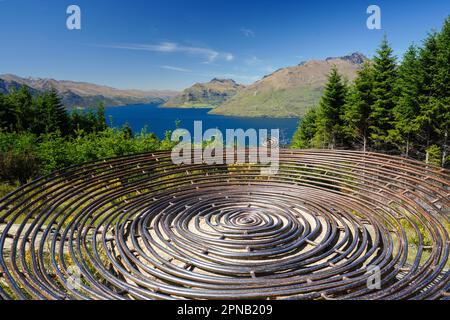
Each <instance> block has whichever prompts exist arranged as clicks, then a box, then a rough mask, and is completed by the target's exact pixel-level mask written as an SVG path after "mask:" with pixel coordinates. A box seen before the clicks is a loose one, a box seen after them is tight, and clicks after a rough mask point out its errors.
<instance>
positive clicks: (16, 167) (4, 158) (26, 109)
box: [0, 88, 174, 189]
mask: <svg viewBox="0 0 450 320" xmlns="http://www.w3.org/2000/svg"><path fill="white" fill-rule="evenodd" d="M0 124H1V126H2V127H1V128H0V152H1V153H0V183H2V182H3V183H4V182H7V183H8V184H12V185H15V184H16V182H19V183H20V184H24V183H27V182H28V181H30V180H31V179H34V178H37V177H38V176H42V175H46V174H49V173H51V172H54V171H56V170H59V169H62V168H65V167H68V166H72V165H76V164H81V163H84V162H88V161H95V160H100V159H104V158H111V157H117V156H123V155H128V154H134V153H143V152H147V151H154V150H162V149H164V150H168V149H170V148H171V147H172V146H173V145H174V142H172V141H171V140H170V137H171V132H170V131H168V132H167V133H166V137H165V139H163V140H162V141H160V140H159V139H158V138H157V137H156V135H155V134H153V133H148V132H147V131H146V129H143V130H142V131H141V132H140V133H138V134H136V135H135V134H134V133H133V131H132V130H131V128H130V126H129V125H128V124H126V125H124V127H123V128H120V129H117V128H108V127H107V126H106V121H105V108H104V107H103V105H99V106H97V108H96V109H88V110H87V111H80V110H72V111H71V112H70V113H68V112H66V110H65V109H64V107H63V105H62V104H61V101H60V99H59V97H58V95H57V92H56V91H54V90H51V91H49V92H46V93H42V94H39V95H37V96H34V97H33V96H32V95H31V93H30V92H29V91H28V89H26V88H23V89H21V90H18V91H14V92H12V93H11V94H8V95H0ZM3 189H5V188H3Z"/></svg>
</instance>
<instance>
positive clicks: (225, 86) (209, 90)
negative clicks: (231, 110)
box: [163, 78, 244, 108]
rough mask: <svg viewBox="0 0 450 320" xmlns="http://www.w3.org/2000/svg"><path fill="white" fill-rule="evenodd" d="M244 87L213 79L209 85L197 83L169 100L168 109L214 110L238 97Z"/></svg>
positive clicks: (228, 81)
mask: <svg viewBox="0 0 450 320" xmlns="http://www.w3.org/2000/svg"><path fill="white" fill-rule="evenodd" d="M243 88H244V86H242V85H240V84H237V83H236V82H235V81H234V80H231V79H217V78H215V79H212V80H211V81H210V82H208V83H196V84H194V85H193V86H192V87H190V88H187V89H185V90H184V91H183V92H182V93H181V94H179V95H177V96H176V97H174V98H172V99H170V100H168V101H167V102H166V103H165V104H164V105H163V107H166V108H212V107H216V106H218V105H220V104H222V103H223V102H225V101H227V100H228V99H230V98H231V97H233V96H234V95H236V94H237V93H238V92H239V91H240V90H242V89H243Z"/></svg>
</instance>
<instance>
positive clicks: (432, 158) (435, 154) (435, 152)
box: [427, 145, 442, 166]
mask: <svg viewBox="0 0 450 320" xmlns="http://www.w3.org/2000/svg"><path fill="white" fill-rule="evenodd" d="M441 157H442V154H441V149H440V148H439V147H438V146H437V145H432V146H431V147H429V148H428V149H427V163H429V164H433V165H435V166H440V165H441V164H442V163H441V161H442V158H441Z"/></svg>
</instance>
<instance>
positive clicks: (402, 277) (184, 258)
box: [0, 150, 450, 299]
mask: <svg viewBox="0 0 450 320" xmlns="http://www.w3.org/2000/svg"><path fill="white" fill-rule="evenodd" d="M260 169H261V166H260V165H258V164H242V165H237V164H236V165H226V164H224V165H206V164H192V165H174V164H173V163H172V161H171V157H170V153H169V152H160V153H149V154H141V155H134V156H129V157H122V158H115V159H109V160H105V161H100V162H95V163H89V164H85V165H83V166H75V167H71V168H67V169H65V170H62V171H59V172H55V173H53V174H51V175H49V176H46V177H43V178H41V179H39V180H36V181H34V182H33V183H30V184H28V185H25V186H23V187H21V188H20V189H18V190H16V191H15V192H13V193H11V194H9V195H7V196H6V197H5V198H3V199H2V200H1V201H0V297H1V298H2V299H450V298H449V295H450V294H449V292H450V281H449V280H450V271H449V270H448V261H449V259H448V258H449V244H450V243H449V231H448V230H449V225H450V223H449V218H450V174H449V172H448V171H446V170H443V169H439V168H436V167H432V166H427V165H425V164H423V163H420V162H416V161H411V160H406V159H403V158H398V157H391V156H386V155H381V154H374V153H362V152H350V151H317V150H316V151H312V150H280V168H279V172H278V173H277V174H275V175H271V176H265V175H263V174H261V170H260ZM370 270H375V271H377V270H378V271H379V279H380V280H381V282H380V287H379V288H373V287H371V286H370V285H368V284H369V280H370V279H371V277H373V275H374V274H375V271H374V272H370Z"/></svg>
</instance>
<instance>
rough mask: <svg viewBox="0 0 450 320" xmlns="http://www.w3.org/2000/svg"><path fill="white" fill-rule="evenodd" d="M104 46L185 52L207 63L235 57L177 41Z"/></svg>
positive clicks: (163, 51)
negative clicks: (203, 59) (201, 58)
mask: <svg viewBox="0 0 450 320" xmlns="http://www.w3.org/2000/svg"><path fill="white" fill-rule="evenodd" d="M104 47H108V48H115V49H128V50H142V51H150V52H162V53H184V54H187V55H192V56H200V57H203V58H205V59H206V61H205V62H207V63H211V62H214V61H216V60H225V61H232V60H233V59H234V56H233V54H231V53H228V52H218V51H216V50H213V49H210V48H202V47H190V46H184V45H180V44H178V43H175V42H161V43H159V44H124V45H112V46H104Z"/></svg>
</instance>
